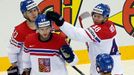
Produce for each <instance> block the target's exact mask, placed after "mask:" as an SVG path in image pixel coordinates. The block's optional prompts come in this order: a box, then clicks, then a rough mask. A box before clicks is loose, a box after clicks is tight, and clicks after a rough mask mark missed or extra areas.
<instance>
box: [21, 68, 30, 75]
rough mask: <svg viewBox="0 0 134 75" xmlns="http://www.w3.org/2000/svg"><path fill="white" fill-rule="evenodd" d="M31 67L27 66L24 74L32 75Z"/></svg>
mask: <svg viewBox="0 0 134 75" xmlns="http://www.w3.org/2000/svg"><path fill="white" fill-rule="evenodd" d="M30 72H31V68H25V69H24V71H23V73H22V75H30Z"/></svg>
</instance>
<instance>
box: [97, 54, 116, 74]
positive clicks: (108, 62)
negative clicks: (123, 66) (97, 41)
mask: <svg viewBox="0 0 134 75" xmlns="http://www.w3.org/2000/svg"><path fill="white" fill-rule="evenodd" d="M113 63H114V61H113V58H112V57H111V56H110V55H109V54H106V53H102V54H99V55H97V57H96V70H97V71H98V73H100V74H101V75H112V74H111V72H112V69H113V66H114V65H113Z"/></svg>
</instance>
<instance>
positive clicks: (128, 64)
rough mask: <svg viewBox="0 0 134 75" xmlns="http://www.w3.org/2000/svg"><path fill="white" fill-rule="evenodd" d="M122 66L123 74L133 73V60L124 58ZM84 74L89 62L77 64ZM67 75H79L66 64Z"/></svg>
mask: <svg viewBox="0 0 134 75" xmlns="http://www.w3.org/2000/svg"><path fill="white" fill-rule="evenodd" d="M122 66H123V68H124V75H134V60H126V61H122ZM76 67H78V68H79V69H80V70H81V71H82V72H83V73H85V75H90V73H89V67H90V64H83V65H77V66H76ZM67 69H68V72H69V75H80V74H79V73H78V72H77V71H75V70H74V69H73V68H72V67H71V66H67ZM0 75H7V73H6V72H0Z"/></svg>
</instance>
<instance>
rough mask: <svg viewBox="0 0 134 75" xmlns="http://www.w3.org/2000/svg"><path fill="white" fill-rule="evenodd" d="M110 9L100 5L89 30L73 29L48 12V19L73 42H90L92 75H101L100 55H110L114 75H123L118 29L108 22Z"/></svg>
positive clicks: (94, 11)
mask: <svg viewBox="0 0 134 75" xmlns="http://www.w3.org/2000/svg"><path fill="white" fill-rule="evenodd" d="M109 14H110V8H109V6H108V5H106V4H102V3H100V4H98V5H97V6H95V8H94V9H93V11H92V19H93V22H94V24H93V25H92V26H90V27H89V28H87V29H82V28H76V27H73V25H71V24H70V23H68V22H66V21H65V20H64V18H62V16H61V15H59V14H57V13H56V12H47V14H46V16H47V18H48V19H50V20H53V21H55V23H56V24H57V26H59V27H60V29H61V30H62V31H63V32H64V33H65V34H66V35H67V36H68V37H69V38H71V39H72V40H78V41H82V42H88V45H89V46H88V47H89V56H90V60H91V67H90V73H91V75H99V74H98V72H97V71H96V65H95V62H96V61H95V59H96V56H97V55H98V54H100V53H108V54H110V55H111V56H112V57H113V59H114V67H113V71H112V75H122V74H123V72H122V67H121V65H120V63H121V59H120V53H119V50H118V47H117V44H116V40H115V36H116V28H115V26H114V23H113V22H111V21H109V20H108V17H109Z"/></svg>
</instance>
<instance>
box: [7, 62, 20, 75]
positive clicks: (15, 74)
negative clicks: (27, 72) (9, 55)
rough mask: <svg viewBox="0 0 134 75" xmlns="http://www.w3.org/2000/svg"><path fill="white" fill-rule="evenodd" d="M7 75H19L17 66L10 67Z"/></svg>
mask: <svg viewBox="0 0 134 75" xmlns="http://www.w3.org/2000/svg"><path fill="white" fill-rule="evenodd" d="M14 64H15V63H14ZM7 73H8V75H19V69H18V67H17V65H12V66H10V67H9V68H8V69H7Z"/></svg>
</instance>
